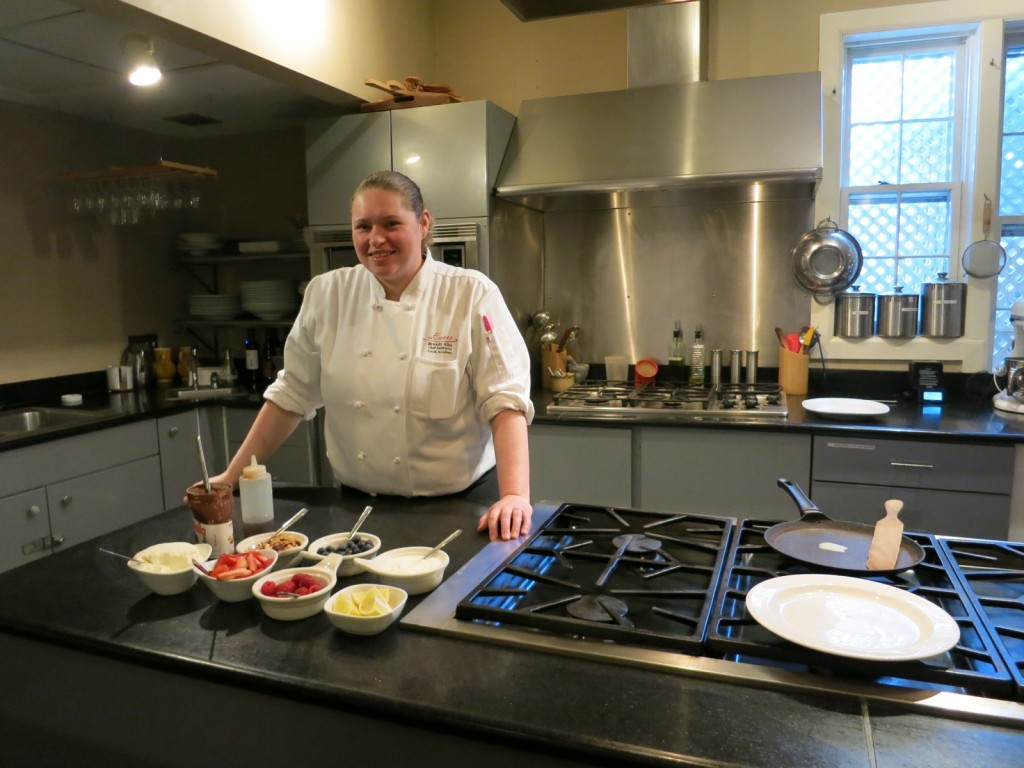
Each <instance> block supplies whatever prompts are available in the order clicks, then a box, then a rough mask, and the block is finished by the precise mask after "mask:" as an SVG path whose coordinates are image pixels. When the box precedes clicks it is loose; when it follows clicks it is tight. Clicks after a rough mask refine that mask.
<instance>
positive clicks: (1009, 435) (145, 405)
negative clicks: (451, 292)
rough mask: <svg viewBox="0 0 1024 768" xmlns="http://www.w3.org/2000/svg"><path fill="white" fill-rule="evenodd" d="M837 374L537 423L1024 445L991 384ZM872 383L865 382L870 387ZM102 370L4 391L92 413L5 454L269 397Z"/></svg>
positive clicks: (10, 403) (8, 402)
mask: <svg viewBox="0 0 1024 768" xmlns="http://www.w3.org/2000/svg"><path fill="white" fill-rule="evenodd" d="M833 376H834V379H835V381H834V385H833V387H832V389H830V390H829V391H828V393H827V394H826V393H824V392H815V391H812V392H811V393H810V394H808V395H787V402H788V405H789V415H788V417H787V418H786V420H785V421H774V420H764V421H715V420H707V421H701V420H680V421H663V420H658V419H644V418H638V419H630V420H624V419H619V418H609V419H591V418H578V417H575V418H574V417H571V416H564V415H560V416H550V415H548V414H547V412H546V409H547V406H548V405H549V404H550V403H551V401H552V395H551V393H550V392H548V391H545V390H536V391H535V392H534V394H533V403H534V408H535V410H536V416H535V419H534V423H536V424H573V425H577V426H591V427H594V426H600V427H609V426H612V427H622V428H630V427H635V426H665V427H670V428H671V427H685V428H696V429H757V430H770V431H792V432H804V433H807V432H810V433H814V434H848V435H860V436H866V437H872V436H874V437H885V436H889V437H904V438H910V439H931V440H956V441H958V442H972V441H977V442H986V443H1008V444H1012V443H1019V442H1024V414H1015V413H1007V412H1005V411H998V410H996V409H995V408H993V406H992V394H993V392H994V390H993V389H992V388H991V386H990V385H989V384H988V383H987V380H986V381H981V384H979V381H980V379H979V375H974V376H971V377H962V378H960V379H952V380H951V381H952V382H954V384H953V385H952V386H951V388H950V390H949V392H948V395H949V399H948V402H947V403H945V404H943V405H941V406H935V405H922V404H920V403H918V402H915V401H913V400H911V399H909V398H908V397H906V395H905V393H904V392H902V391H900V390H899V388H898V386H896V384H895V383H894V381H893V379H892V377H891V375H890V376H883V377H881V378H877V377H876V378H874V379H872V378H870V377H869V378H867V379H863V378H861V379H854V380H851V379H849V378H840V377H838V375H837V374H833ZM865 382H866V383H865ZM105 383H106V382H105V375H104V373H103V372H102V371H100V372H96V373H92V374H81V375H78V376H69V377H58V378H55V379H48V380H45V381H39V382H25V383H21V384H14V385H2V386H0V412H2V410H10V409H11V408H15V407H25V406H27V405H32V406H43V407H55V408H61V407H64V406H61V395H62V394H65V393H68V392H79V393H82V394H83V403H82V405H81V406H77V407H75V408H74V410H76V411H79V412H87V413H90V414H93V415H94V417H95V418H94V419H93V420H90V421H89V422H87V423H84V424H78V425H73V426H68V427H66V428H63V429H60V430H56V431H48V432H40V433H31V432H29V433H25V434H24V435H21V436H18V437H16V438H11V437H8V438H3V437H0V451H3V450H8V449H11V448H15V447H22V446H25V445H31V444H32V443H37V442H45V441H47V440H53V439H55V438H58V437H67V436H70V435H74V434H80V433H83V432H89V431H92V430H96V429H103V428H106V427H110V426H116V425H117V424H123V423H129V422H132V421H139V420H143V419H150V418H157V417H160V416H165V415H171V414H175V413H181V412H185V411H189V410H192V409H193V408H195V407H196V406H197V404H198V405H199V407H205V406H213V405H218V406H220V405H226V406H228V407H233V408H249V409H254V410H255V409H258V408H259V407H260V406H261V405H262V403H263V399H262V397H261V396H259V395H247V394H243V395H230V396H228V395H227V394H225V396H223V397H204V398H202V399H201V400H199V401H190V400H181V399H172V398H170V397H168V394H169V391H168V390H161V389H143V390H134V391H132V392H125V393H109V392H107V391H106V386H105ZM825 396H828V397H859V398H868V399H875V400H879V401H881V402H883V403H885V404H887V405H888V406H889V408H890V410H889V412H888V413H887V414H885V415H883V416H879V417H871V418H861V419H851V420H837V419H834V418H827V417H822V416H820V415H817V414H814V413H811V412H810V411H807V410H805V409H804V408H803V407H802V403H803V402H804V400H806V399H808V398H811V397H825Z"/></svg>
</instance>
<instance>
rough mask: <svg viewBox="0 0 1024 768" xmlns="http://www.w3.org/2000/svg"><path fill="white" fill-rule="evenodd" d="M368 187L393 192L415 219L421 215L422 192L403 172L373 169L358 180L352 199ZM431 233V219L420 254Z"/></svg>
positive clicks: (432, 232)
mask: <svg viewBox="0 0 1024 768" xmlns="http://www.w3.org/2000/svg"><path fill="white" fill-rule="evenodd" d="M368 189H380V190H383V191H384V192H393V193H394V194H396V195H398V196H399V197H400V198H402V201H403V202H404V203H405V206H406V208H408V209H409V210H410V211H412V212H413V213H414V214H416V218H417V219H419V217H420V216H421V215H423V211H424V206H423V193H422V192H421V191H420V188H419V186H418V185H417V184H416V182H415V181H413V180H412V179H410V178H409V177H408V176H406V175H405V174H402V173H399V172H398V171H375V172H374V173H371V174H370V175H369V176H367V177H366V178H365V179H363V180H362V181H361V182H359V186H358V187H356V191H355V192H354V193H353V195H352V199H353V200H354V199H355V198H356V197H357V196H359V195H360V194H362V193H363V192H365V191H366V190H368ZM433 234H434V222H433V220H431V222H430V229H428V230H427V235H426V237H424V238H423V242H422V243H421V244H420V251H421V253H420V255H421V256H424V257H426V255H427V246H428V245H430V241H431V238H432V237H433Z"/></svg>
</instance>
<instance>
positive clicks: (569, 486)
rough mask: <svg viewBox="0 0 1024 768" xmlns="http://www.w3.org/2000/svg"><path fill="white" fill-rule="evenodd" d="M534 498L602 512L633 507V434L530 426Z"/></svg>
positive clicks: (607, 429)
mask: <svg viewBox="0 0 1024 768" xmlns="http://www.w3.org/2000/svg"><path fill="white" fill-rule="evenodd" d="M529 435H530V496H531V500H532V501H534V502H537V501H544V500H547V501H565V502H576V503H580V504H600V505H602V506H616V507H629V506H632V469H631V467H632V453H633V447H632V446H633V431H632V430H631V429H609V428H603V427H574V426H570V425H555V426H551V425H547V424H533V425H531V426H530V431H529Z"/></svg>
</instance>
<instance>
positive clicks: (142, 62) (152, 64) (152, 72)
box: [121, 35, 163, 86]
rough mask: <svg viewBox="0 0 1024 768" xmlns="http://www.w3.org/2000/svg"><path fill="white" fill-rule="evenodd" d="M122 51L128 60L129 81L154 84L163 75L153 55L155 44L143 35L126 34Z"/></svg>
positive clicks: (122, 41)
mask: <svg viewBox="0 0 1024 768" xmlns="http://www.w3.org/2000/svg"><path fill="white" fill-rule="evenodd" d="M121 51H122V52H123V53H124V57H125V60H126V61H127V62H128V82H129V83H131V84H132V85H141V86H145V85H153V84H155V83H158V82H159V81H160V78H161V77H162V76H163V75H162V73H161V72H160V65H158V64H157V63H156V57H155V56H154V55H153V44H152V43H151V42H149V38H148V37H144V36H143V35H126V36H125V37H124V38H123V39H122V40H121Z"/></svg>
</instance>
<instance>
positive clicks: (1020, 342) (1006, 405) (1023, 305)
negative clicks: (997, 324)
mask: <svg viewBox="0 0 1024 768" xmlns="http://www.w3.org/2000/svg"><path fill="white" fill-rule="evenodd" d="M1010 322H1011V323H1012V324H1013V348H1012V352H1013V353H1014V354H1015V355H1024V299H1018V300H1017V301H1015V302H1013V306H1012V307H1010ZM999 376H1005V377H1006V388H1005V389H1002V390H1000V391H999V392H998V393H996V394H995V395H994V396H993V397H992V405H993V406H995V408H996V409H997V410H1000V411H1010V412H1012V413H1024V357H1016V356H1015V357H1008V358H1006V360H1005V361H1004V362H1003V367H1002V368H1001V369H1000V370H998V371H996V372H995V374H994V375H993V379H995V378H997V377H999ZM997 386H998V384H997Z"/></svg>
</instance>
